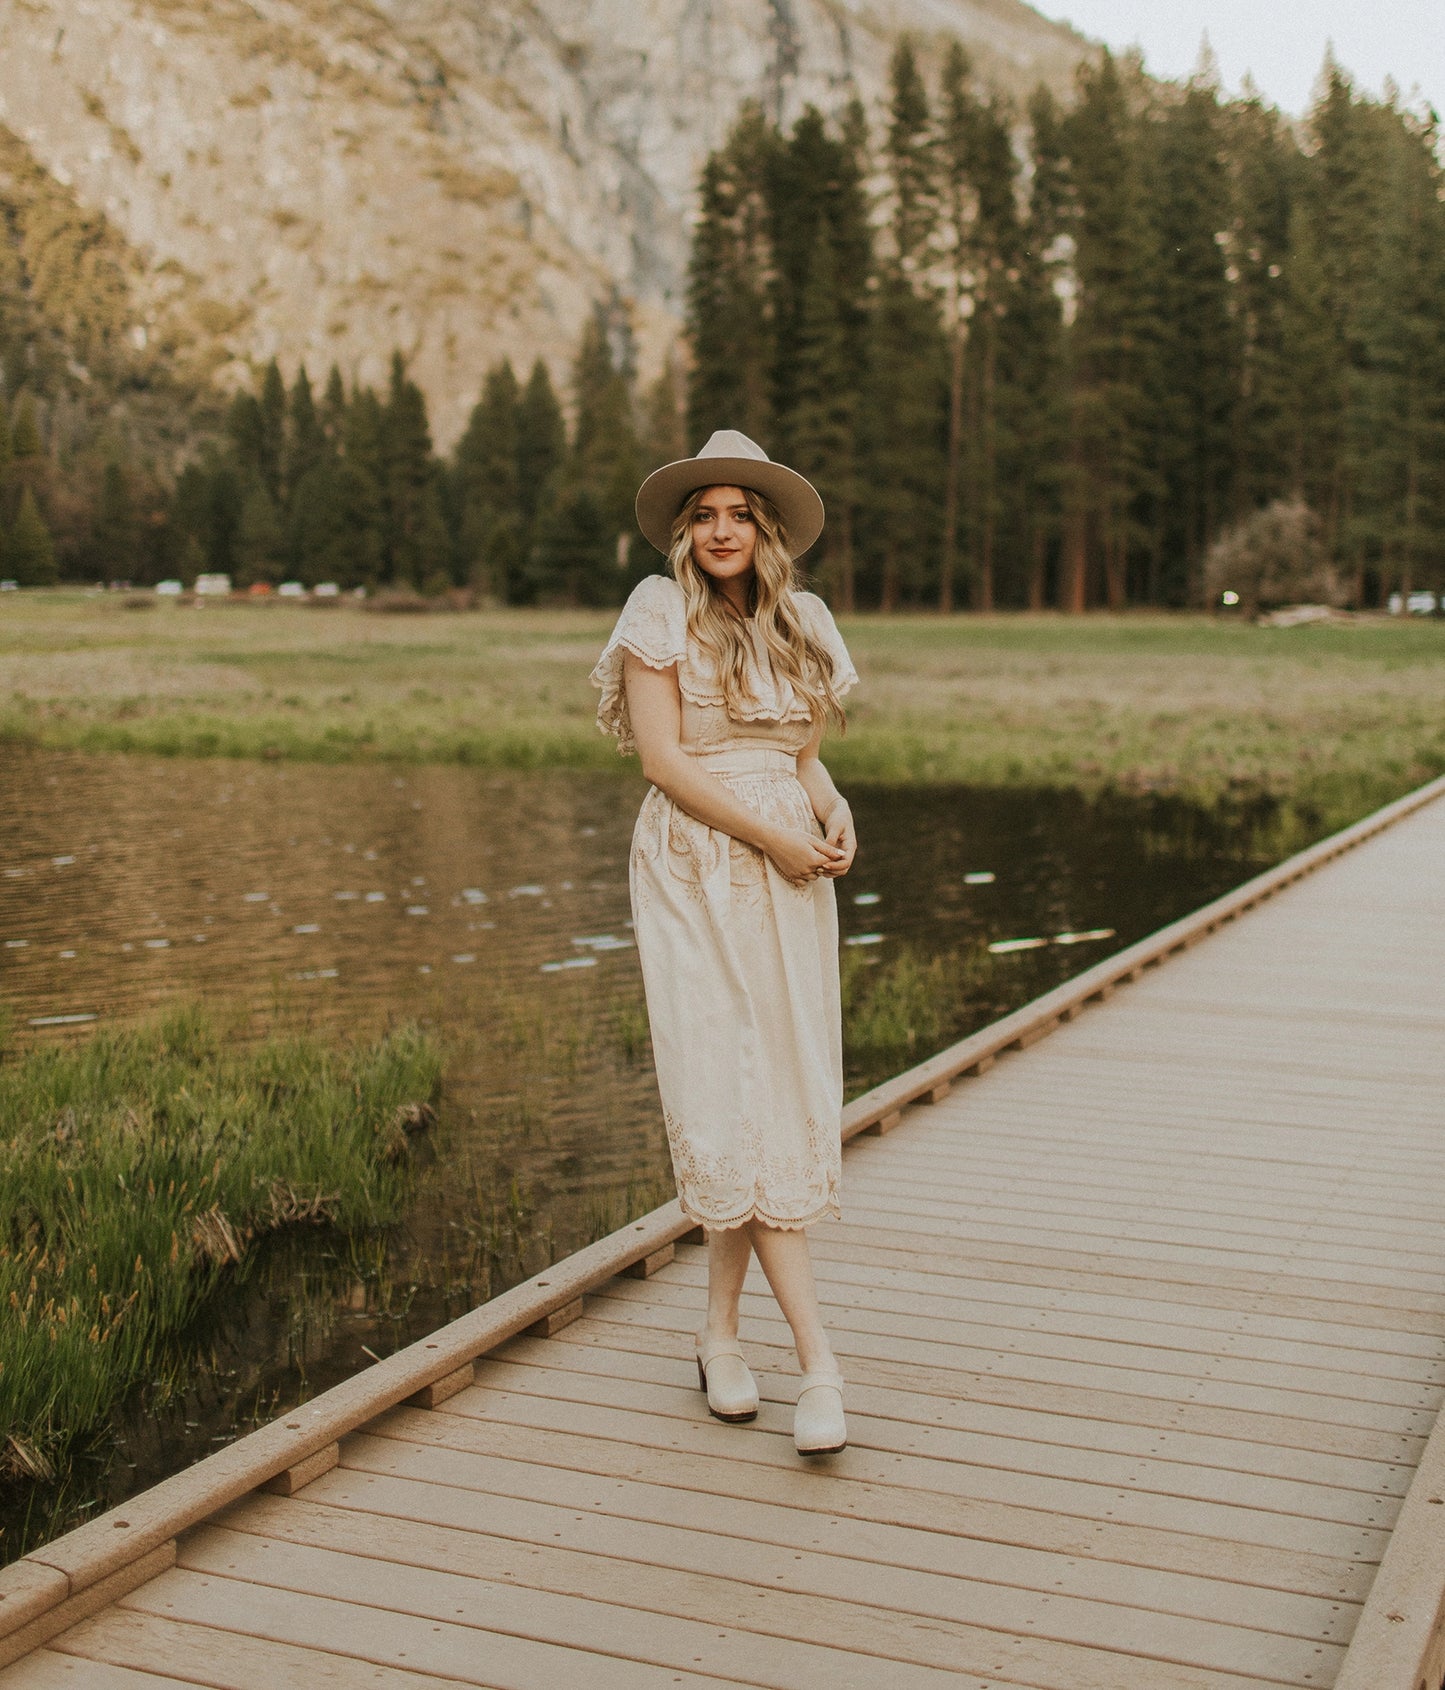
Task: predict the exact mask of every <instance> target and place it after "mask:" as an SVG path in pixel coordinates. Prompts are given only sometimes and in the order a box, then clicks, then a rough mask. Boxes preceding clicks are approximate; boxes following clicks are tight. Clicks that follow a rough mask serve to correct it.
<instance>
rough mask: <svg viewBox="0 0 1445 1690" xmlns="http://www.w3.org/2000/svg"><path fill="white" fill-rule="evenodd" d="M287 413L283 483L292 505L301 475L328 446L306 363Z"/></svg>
mask: <svg viewBox="0 0 1445 1690" xmlns="http://www.w3.org/2000/svg"><path fill="white" fill-rule="evenodd" d="M286 412H287V415H286V437H285V452H284V456H283V461H282V473H281V482H282V486H283V487H284V489H285V492H286V498H287V503H288V505H290V504H292V503H294V497H295V491H296V488H297V487H298V486H299V485H300V483H301V480H302V478H303V477H304V476H306V475H307V474H308V473H309V472H310V471H311V470H313V469H314V468H315V467H316V465H317V464H318V463H319V462H320V461H321V458H322V456H323V455H324V453H325V452H326V449H327V441H326V433H325V430H324V429H323V428H322V424H321V417H320V416H319V415H318V413H317V409H316V401H315V398H314V397H313V395H312V392H311V381H310V378H309V377H308V376H307V374H306V366H305V365H304V364H303V365H301V367H300V368H299V369H298V370H297V372H296V380H295V381H294V382H293V383H292V384H291V393H290V397H289V398H288V399H287V402H286Z"/></svg>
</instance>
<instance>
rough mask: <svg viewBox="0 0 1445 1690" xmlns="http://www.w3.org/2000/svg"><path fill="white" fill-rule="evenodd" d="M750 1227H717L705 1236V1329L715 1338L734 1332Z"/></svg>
mask: <svg viewBox="0 0 1445 1690" xmlns="http://www.w3.org/2000/svg"><path fill="white" fill-rule="evenodd" d="M750 1230H751V1229H750V1228H748V1227H745V1226H733V1227H727V1228H726V1229H722V1228H719V1229H718V1230H717V1231H715V1232H709V1233H708V1235H707V1332H706V1334H705V1335H706V1336H707V1337H708V1338H711V1339H714V1340H718V1339H726V1338H736V1337H737V1335H738V1299H739V1298H740V1297H741V1296H742V1292H743V1281H744V1280H745V1279H746V1278H747V1276H748V1263H749V1261H751V1259H752V1254H753V1244H752V1239H751V1238H750V1236H749V1233H750Z"/></svg>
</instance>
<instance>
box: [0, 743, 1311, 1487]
mask: <svg viewBox="0 0 1445 1690" xmlns="http://www.w3.org/2000/svg"><path fill="white" fill-rule="evenodd" d="M642 791H643V788H642V786H641V783H640V781H639V780H638V779H637V778H636V776H635V775H621V776H618V777H609V776H598V775H588V774H573V773H515V774H506V773H503V774H498V773H482V772H478V771H471V770H466V769H459V768H453V767H437V768H431V767H428V768H406V769H402V770H397V769H394V768H389V767H365V766H355V765H350V766H341V767H316V766H289V765H281V764H265V763H257V764H246V763H239V762H232V761H215V762H212V761H179V760H176V761H172V760H166V759H147V758H131V757H118V756H110V757H99V758H91V757H85V756H80V755H75V754H48V753H37V752H32V751H16V750H14V749H11V750H8V751H7V752H6V754H5V757H4V759H3V766H0V942H3V948H0V1008H3V1009H5V1010H8V1012H9V1014H10V1016H11V1018H12V1025H13V1028H14V1037H15V1039H16V1040H17V1041H18V1042H20V1043H24V1042H27V1041H29V1040H38V1039H53V1038H77V1037H85V1036H87V1032H88V1029H89V1028H90V1027H91V1026H93V1025H95V1024H97V1022H108V1021H112V1020H115V1019H121V1018H128V1017H132V1016H136V1015H140V1014H144V1013H147V1012H151V1011H154V1010H156V1009H158V1008H160V1007H162V1006H164V1005H165V1004H167V1003H170V1002H173V1001H176V1000H184V999H189V998H192V997H195V996H200V997H203V998H214V999H218V1000H222V1001H224V1002H225V1003H226V1004H228V1005H234V1004H236V1003H237V1002H240V1003H241V1004H243V1005H249V1006H250V1007H251V1009H252V1010H253V1011H254V1014H255V1019H256V1024H257V1026H258V1027H259V1026H261V1025H263V1024H274V1023H275V1022H277V1021H287V1020H292V1021H299V1022H303V1023H306V1024H309V1025H311V1026H313V1027H314V1026H334V1027H337V1028H344V1029H347V1030H373V1029H379V1028H380V1027H382V1026H384V1025H385V1024H386V1023H387V1022H389V1021H392V1020H395V1019H399V1018H420V1019H421V1020H423V1021H426V1022H429V1023H432V1024H434V1025H436V1026H438V1027H440V1028H441V1029H442V1030H443V1031H444V1032H445V1034H446V1036H447V1045H448V1051H449V1058H448V1070H447V1077H446V1087H445V1099H444V1110H443V1123H442V1127H441V1129H440V1131H439V1133H438V1137H437V1143H436V1148H435V1152H434V1155H435V1160H434V1162H433V1164H432V1165H431V1166H430V1167H429V1168H426V1169H424V1170H423V1171H422V1172H421V1174H420V1177H419V1179H418V1182H417V1187H416V1196H415V1200H414V1202H413V1205H412V1209H411V1213H410V1215H409V1217H408V1220H407V1222H406V1224H405V1225H404V1226H403V1227H402V1228H401V1229H399V1231H398V1233H397V1235H396V1236H395V1237H393V1238H391V1239H388V1240H381V1241H363V1242H362V1243H359V1244H356V1243H353V1244H348V1243H346V1242H345V1241H340V1242H339V1241H337V1240H336V1239H334V1238H331V1237H329V1236H327V1235H325V1234H308V1235H304V1236H301V1237H299V1238H296V1239H293V1240H291V1241H289V1242H287V1243H285V1244H284V1245H278V1246H276V1247H275V1248H272V1249H270V1250H268V1252H267V1253H266V1255H265V1257H264V1259H263V1260H261V1261H259V1262H258V1263H257V1264H256V1265H255V1267H254V1269H253V1271H252V1272H251V1273H250V1274H249V1275H248V1276H247V1277H246V1278H245V1279H244V1280H243V1281H241V1282H239V1283H237V1284H236V1285H234V1286H233V1287H232V1288H231V1289H230V1291H229V1292H228V1294H227V1300H226V1302H225V1303H224V1305H223V1306H222V1307H221V1308H220V1309H219V1310H217V1311H213V1312H212V1314H211V1315H210V1316H209V1317H208V1319H207V1322H206V1323H205V1330H204V1331H203V1332H198V1333H196V1334H193V1335H192V1339H191V1341H190V1348H189V1350H188V1352H187V1355H186V1357H185V1358H183V1360H182V1363H181V1364H180V1366H179V1369H178V1374H177V1377H179V1378H181V1379H182V1380H183V1383H182V1384H181V1385H180V1386H179V1387H174V1388H173V1387H171V1386H167V1387H166V1388H165V1389H157V1390H153V1391H152V1392H151V1393H150V1394H149V1395H148V1396H147V1398H146V1400H145V1401H143V1402H140V1403H138V1404H136V1405H135V1407H134V1412H133V1414H132V1415H131V1416H130V1417H129V1419H128V1421H127V1424H126V1425H125V1426H124V1427H122V1428H121V1429H120V1431H119V1434H118V1438H117V1442H116V1447H115V1449H114V1451H111V1452H108V1455H107V1465H106V1466H105V1468H104V1469H103V1470H99V1471H97V1472H96V1473H95V1474H93V1475H91V1478H90V1479H89V1480H88V1481H87V1482H88V1483H89V1484H90V1487H91V1490H92V1493H93V1495H94V1496H95V1497H96V1498H97V1499H103V1500H106V1501H114V1500H117V1499H119V1498H120V1497H122V1496H124V1495H126V1494H128V1493H129V1491H130V1490H131V1489H133V1488H134V1487H136V1486H138V1485H142V1484H146V1483H151V1482H153V1481H154V1480H155V1479H156V1478H157V1477H160V1476H161V1475H162V1474H163V1473H165V1472H168V1471H171V1470H174V1469H175V1468H177V1467H179V1466H183V1465H185V1464H186V1463H187V1462H188V1461H190V1460H192V1459H194V1458H195V1457H196V1456H198V1455H201V1454H204V1453H206V1452H207V1450H209V1449H210V1448H212V1447H214V1446H215V1442H216V1441H217V1440H223V1439H225V1438H226V1437H228V1436H230V1435H232V1434H233V1433H234V1430H235V1428H236V1427H237V1425H238V1424H240V1425H244V1424H246V1423H247V1420H248V1417H254V1416H260V1417H262V1418H264V1417H265V1416H266V1415H267V1414H268V1413H269V1412H271V1411H273V1410H275V1409H276V1408H277V1407H281V1406H285V1405H286V1404H287V1403H289V1402H293V1401H295V1400H296V1399H297V1398H298V1397H299V1396H301V1395H303V1394H307V1393H309V1392H310V1391H312V1390H315V1389H319V1388H324V1387H325V1386H326V1385H328V1384H330V1383H333V1382H334V1381H335V1380H337V1379H339V1378H342V1377H345V1376H346V1375H348V1374H349V1373H351V1372H353V1371H355V1370H356V1369H357V1368H358V1367H361V1366H365V1365H367V1364H368V1357H369V1356H373V1355H380V1354H386V1353H389V1352H390V1351H391V1350H392V1349H394V1348H396V1347H397V1346H398V1345H399V1344H401V1343H404V1342H407V1341H409V1340H410V1339H411V1338H413V1337H415V1336H417V1335H419V1334H420V1333H421V1332H424V1331H426V1330H429V1329H430V1328H431V1327H433V1326H435V1325H436V1324H437V1323H438V1322H439V1321H441V1320H444V1319H446V1318H449V1317H450V1316H452V1315H455V1314H457V1313H459V1312H461V1310H462V1309H463V1308H465V1307H466V1306H468V1305H469V1303H470V1302H471V1301H473V1300H475V1299H476V1298H477V1297H480V1296H483V1295H486V1294H488V1292H494V1291H496V1290H499V1289H501V1288H502V1287H503V1286H505V1285H506V1284H509V1283H514V1282H515V1281H516V1280H518V1279H520V1278H523V1277H525V1276H526V1274H528V1273H530V1272H532V1271H535V1270H536V1269H537V1268H539V1267H540V1266H542V1265H544V1263H545V1262H546V1261H547V1260H548V1259H550V1258H551V1257H552V1256H553V1255H554V1254H560V1253H564V1252H566V1251H568V1250H571V1249H573V1248H575V1247H576V1246H577V1245H579V1244H581V1243H583V1242H586V1241H587V1240H588V1239H590V1238H592V1237H596V1236H600V1235H601V1234H602V1233H604V1232H606V1231H608V1230H610V1229H611V1228H612V1227H613V1226H617V1225H620V1224H622V1222H623V1221H624V1220H625V1219H627V1218H628V1215H629V1214H630V1213H633V1212H636V1211H638V1210H640V1209H642V1208H645V1207H647V1206H649V1205H650V1204H651V1203H652V1202H656V1201H659V1200H661V1198H662V1197H663V1196H665V1195H667V1194H668V1193H669V1191H670V1181H669V1179H668V1172H667V1156H666V1148H665V1141H664V1138H663V1134H662V1130H661V1124H660V1121H659V1119H658V1110H657V1103H656V1092H655V1089H654V1083H653V1078H652V1073H651V1067H650V1058H649V1052H648V1046H647V1037H646V1021H645V1016H644V1014H643V1008H642V994H641V982H640V974H639V970H638V962H637V954H636V951H635V949H634V948H633V945H632V939H631V928H630V920H629V909H628V896H627V853H628V842H629V838H630V834H631V828H632V822H633V818H634V817H635V815H636V812H637V807H638V803H639V801H640V799H641V795H642ZM850 796H851V797H852V798H853V801H854V806H855V811H856V814H857V819H858V831H859V836H860V839H861V841H862V844H861V848H860V851H859V856H858V861H857V864H856V866H855V869H854V871H853V873H852V875H851V876H850V877H849V879H848V880H847V881H845V882H842V883H841V884H840V917H841V922H842V928H843V933H844V937H845V941H846V942H847V944H848V950H847V952H846V953H845V954H846V955H847V957H848V958H849V959H850V963H849V966H850V967H853V968H857V969H874V968H886V967H888V966H889V965H890V963H891V962H892V961H893V960H894V959H896V958H898V957H900V956H903V955H916V956H917V957H919V958H921V959H924V960H925V961H926V960H927V959H929V958H940V957H950V956H955V955H961V954H964V953H967V954H969V955H987V953H986V952H985V950H984V947H987V946H992V947H993V953H992V956H991V957H990V958H989V959H988V960H989V967H988V969H987V970H986V972H985V973H982V974H977V973H976V974H975V984H976V985H978V982H980V981H981V982H982V984H981V985H979V986H978V990H977V991H975V992H974V994H973V995H972V996H971V997H969V998H968V1000H967V1001H966V1002H965V1001H963V1000H960V1002H959V1004H958V1005H957V1006H956V1013H954V1014H952V1016H951V1018H949V1017H947V1016H946V1017H945V1018H944V1019H943V1021H942V1022H940V1024H939V1025H940V1027H941V1028H942V1029H943V1030H944V1031H945V1032H946V1033H947V1035H948V1036H957V1035H958V1034H960V1033H962V1032H965V1031H967V1030H969V1028H970V1027H971V1026H972V1025H976V1024H978V1023H979V1022H980V1021H982V1020H986V1019H988V1018H990V1017H991V1016H993V1015H996V1014H1002V1013H1005V1012H1006V1011H1007V1010H1009V1009H1012V1008H1015V1007H1017V1005H1018V1004H1020V1003H1022V1002H1025V1001H1026V1000H1027V999H1028V998H1029V997H1032V996H1034V995H1036V994H1037V993H1038V992H1040V991H1043V990H1045V989H1047V988H1048V987H1049V986H1052V985H1054V984H1056V983H1057V982H1058V981H1060V980H1062V979H1064V978H1066V977H1067V976H1068V975H1070V974H1072V973H1076V972H1077V971H1078V970H1079V969H1080V968H1082V967H1085V966H1087V965H1088V964H1089V963H1090V962H1092V961H1095V960H1097V959H1098V958H1099V957H1100V956H1103V955H1106V954H1107V953H1108V952H1109V951H1110V950H1112V949H1115V948H1117V947H1118V946H1121V945H1124V944H1128V943H1130V942H1132V941H1133V940H1134V939H1137V938H1140V937H1142V936H1143V935H1145V934H1146V933H1149V932H1151V931H1153V930H1154V929H1155V928H1157V927H1159V926H1161V925H1163V924H1164V923H1165V922H1167V921H1170V920H1173V919H1175V918H1176V917H1178V916H1180V915H1182V914H1184V913H1185V912H1187V911H1188V910H1190V909H1192V908H1195V907H1197V906H1198V905H1199V904H1201V903H1203V902H1205V901H1207V900H1208V899H1209V898H1211V897H1214V896H1216V895H1217V894H1218V893H1220V892H1221V891H1224V890H1226V889H1227V888H1228V887H1229V886H1231V885H1233V884H1236V883H1237V882H1238V881H1239V880H1240V879H1242V878H1243V877H1244V876H1245V875H1246V874H1248V873H1250V872H1253V870H1254V869H1256V868H1257V867H1259V866H1262V864H1263V861H1264V859H1265V857H1266V856H1268V855H1272V854H1274V851H1273V847H1276V846H1277V843H1278V842H1276V841H1273V840H1270V839H1269V838H1268V836H1267V833H1266V832H1265V831H1264V824H1265V823H1267V821H1268V817H1267V815H1265V814H1263V813H1256V814H1255V815H1253V816H1241V815H1230V816H1224V815H1210V814H1206V813H1203V812H1200V811H1198V810H1194V809H1191V808H1189V807H1188V806H1185V805H1182V804H1179V803H1174V802H1169V801H1166V800H1162V799H1159V798H1146V799H1137V800H1127V799H1121V798H1114V799H1109V800H1104V801H1094V802H1090V801H1087V800H1085V799H1084V798H1082V797H1080V796H1078V795H1076V794H1069V793H1056V792H1049V793H1036V792H1023V793H1020V792H981V791H974V790H960V789H923V790H918V789H909V790H886V789H862V790H855V791H853V792H852V793H851V794H850ZM917 1054H918V1055H919V1056H921V1055H923V1054H925V1052H924V1051H922V1050H920V1051H918V1052H917ZM874 1060H875V1061H876V1060H879V1058H877V1055H876V1053H875V1056H874ZM849 1077H850V1083H851V1085H852V1086H853V1089H855V1090H856V1089H858V1088H860V1087H861V1086H862V1085H864V1084H866V1083H871V1082H873V1081H875V1080H877V1079H879V1078H882V1077H883V1075H882V1074H881V1073H878V1072H872V1071H869V1070H868V1068H867V1067H866V1062H865V1060H864V1059H862V1058H856V1057H855V1059H854V1060H853V1061H852V1064H851V1066H850V1076H849ZM358 1251H360V1252H361V1255H360V1257H358V1255H357V1252H358Z"/></svg>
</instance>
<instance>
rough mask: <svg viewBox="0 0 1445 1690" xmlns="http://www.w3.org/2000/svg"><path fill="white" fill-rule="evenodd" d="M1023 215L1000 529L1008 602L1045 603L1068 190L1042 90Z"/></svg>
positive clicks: (1057, 436)
mask: <svg viewBox="0 0 1445 1690" xmlns="http://www.w3.org/2000/svg"><path fill="white" fill-rule="evenodd" d="M1029 132H1030V138H1029V147H1030V159H1029V164H1030V171H1029V177H1030V180H1029V194H1028V211H1027V217H1026V220H1025V222H1024V225H1023V227H1022V229H1021V230H1020V236H1019V257H1018V268H1017V271H1016V273H1015V274H1014V275H1013V276H1012V278H1011V279H1010V280H1009V283H1008V289H1007V308H1006V310H1005V311H1004V314H1003V323H1002V330H1001V334H1000V365H1001V370H1002V374H1001V378H1000V381H999V392H1000V395H1001V407H1002V412H1003V423H1002V432H1003V437H1004V445H1003V466H1002V468H1001V471H1000V485H1001V489H1002V498H1003V502H1004V507H1005V510H1006V513H1007V514H1006V516H1005V518H1004V521H1005V523H1006V525H1007V526H1008V528H1009V531H1010V532H1011V534H1012V550H1011V559H1010V561H1011V563H1012V570H1013V575H1014V579H1015V583H1016V592H1015V595H1014V596H1015V601H1016V602H1019V603H1022V604H1026V605H1027V606H1028V607H1029V609H1030V610H1042V609H1043V608H1044V605H1045V604H1046V603H1047V602H1048V597H1049V594H1048V581H1049V573H1050V571H1049V564H1050V559H1051V555H1053V556H1054V557H1055V561H1056V552H1057V547H1058V545H1059V542H1060V540H1061V538H1062V533H1063V524H1062V508H1061V500H1062V490H1063V466H1064V462H1065V458H1066V453H1067V434H1068V405H1067V401H1066V398H1065V391H1066V387H1067V381H1066V367H1065V346H1064V337H1065V331H1064V313H1063V301H1062V300H1061V298H1060V296H1059V289H1058V280H1059V271H1060V269H1061V267H1062V263H1063V260H1062V258H1061V242H1060V237H1061V236H1062V235H1063V233H1064V231H1065V228H1066V226H1067V216H1068V184H1067V179H1066V168H1065V161H1064V153H1063V135H1062V130H1061V121H1060V116H1059V112H1058V109H1057V107H1056V105H1055V103H1054V99H1053V96H1052V95H1051V94H1050V92H1049V90H1048V89H1047V88H1046V87H1040V88H1039V89H1038V90H1036V91H1035V93H1034V95H1033V97H1032V99H1031V100H1030V102H1029Z"/></svg>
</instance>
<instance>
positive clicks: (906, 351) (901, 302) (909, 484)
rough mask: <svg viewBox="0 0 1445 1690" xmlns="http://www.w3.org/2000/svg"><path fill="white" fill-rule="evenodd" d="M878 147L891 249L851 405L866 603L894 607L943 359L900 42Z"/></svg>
mask: <svg viewBox="0 0 1445 1690" xmlns="http://www.w3.org/2000/svg"><path fill="white" fill-rule="evenodd" d="M892 79H893V82H892V101H891V106H890V123H889V130H888V136H887V142H886V153H887V157H888V160H889V163H890V166H891V175H892V190H893V192H892V202H891V218H890V223H889V234H890V237H891V241H890V244H891V251H890V252H889V253H888V255H887V256H886V257H885V258H884V259H883V261H882V262H881V263H880V264H879V266H878V270H877V275H876V278H875V280H876V288H875V291H874V293H873V296H872V309H871V314H870V318H869V337H868V351H867V356H866V360H865V362H866V375H865V386H864V389H863V393H862V401H861V407H860V431H859V444H858V452H859V483H860V487H861V495H860V537H861V538H862V540H863V543H864V548H865V550H866V552H867V554H868V559H869V562H870V564H871V566H872V568H873V570H874V571H875V573H876V582H877V597H878V602H879V603H880V604H881V606H882V608H883V609H884V610H894V609H897V608H898V606H899V605H900V604H902V603H903V601H904V599H905V598H907V599H917V598H918V597H919V596H920V595H921V594H922V593H923V592H924V591H926V590H927V587H928V586H929V584H930V576H931V575H932V572H933V564H934V560H935V558H936V555H937V551H938V544H939V535H940V530H941V527H942V516H943V512H942V505H941V492H942V489H943V487H944V483H945V480H946V473H945V471H946V466H945V448H946V435H947V394H948V375H947V371H948V364H947V343H946V338H945V333H944V327H943V322H942V319H941V316H940V313H939V309H938V302H937V299H936V297H935V296H934V294H933V293H932V291H931V290H930V289H929V288H928V286H927V281H926V277H925V274H924V271H925V264H926V249H928V248H929V247H930V246H931V245H932V243H933V241H934V238H935V235H936V216H937V197H936V193H935V179H934V162H935V161H934V157H933V154H932V150H931V147H932V140H931V137H932V118H931V115H930V112H929V109H928V102H927V98H926V95H925V91H924V88H923V83H922V79H921V78H920V76H919V74H918V68H917V63H916V61H915V59H914V56H913V51H912V48H911V46H910V45H909V43H908V41H907V40H906V39H904V40H903V41H901V42H900V43H899V46H898V48H897V50H896V51H895V53H894V56H893V64H892Z"/></svg>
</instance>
